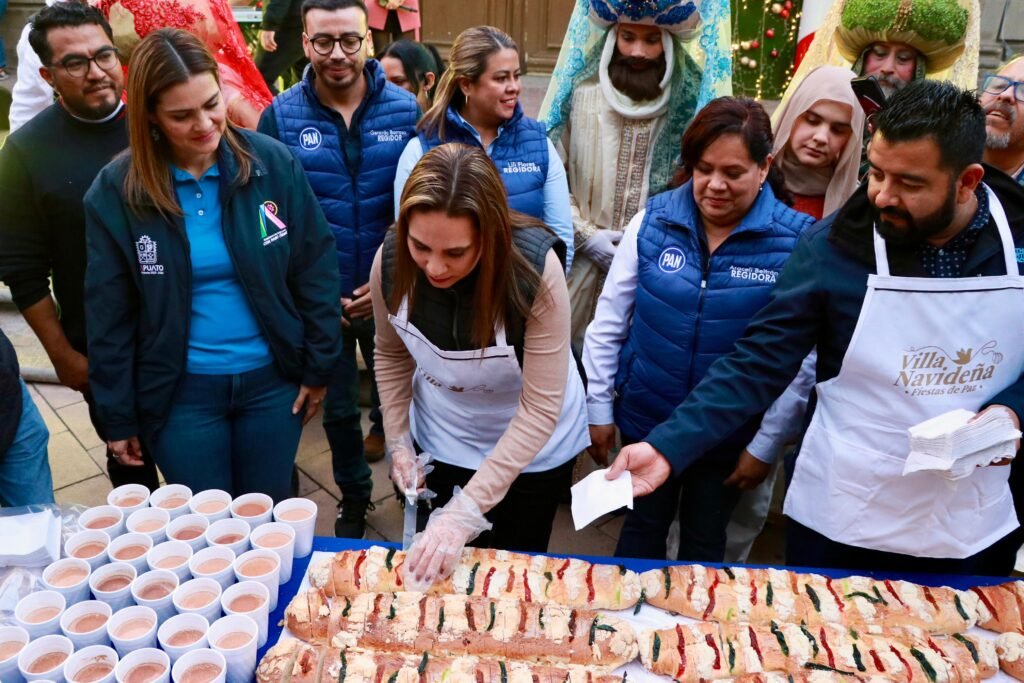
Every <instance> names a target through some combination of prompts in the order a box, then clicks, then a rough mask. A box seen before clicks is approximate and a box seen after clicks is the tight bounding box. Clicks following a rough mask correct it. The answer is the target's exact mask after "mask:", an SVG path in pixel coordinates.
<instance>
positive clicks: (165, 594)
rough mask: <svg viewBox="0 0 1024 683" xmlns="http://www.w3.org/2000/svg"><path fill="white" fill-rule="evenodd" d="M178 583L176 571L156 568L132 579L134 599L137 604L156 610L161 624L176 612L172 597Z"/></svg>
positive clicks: (157, 620) (158, 621)
mask: <svg viewBox="0 0 1024 683" xmlns="http://www.w3.org/2000/svg"><path fill="white" fill-rule="evenodd" d="M178 584H179V582H178V575H177V574H175V573H174V572H172V571H169V570H167V569H154V570H153V571H151V572H147V573H145V574H143V575H142V576H140V577H138V578H137V579H135V580H134V581H132V599H133V600H135V604H136V605H142V606H144V607H149V608H150V609H152V610H153V611H154V612H156V622H157V626H159V625H160V624H162V623H164V622H165V621H167V620H168V619H170V618H171V617H173V616H174V615H175V614H176V612H175V610H174V603H173V602H172V597H173V595H174V591H176V590H177V589H178Z"/></svg>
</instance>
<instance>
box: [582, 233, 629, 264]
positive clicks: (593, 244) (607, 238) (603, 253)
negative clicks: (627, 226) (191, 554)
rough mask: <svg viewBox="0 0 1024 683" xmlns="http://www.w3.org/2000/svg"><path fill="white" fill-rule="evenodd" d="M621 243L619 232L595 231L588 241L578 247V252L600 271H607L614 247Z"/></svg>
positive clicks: (613, 255)
mask: <svg viewBox="0 0 1024 683" xmlns="http://www.w3.org/2000/svg"><path fill="white" fill-rule="evenodd" d="M621 241H622V231H621V230H595V231H594V234H593V235H591V236H590V239H588V240H587V241H586V242H584V243H583V244H581V245H580V249H579V250H580V251H581V252H583V253H584V254H585V255H586V257H587V258H589V259H590V260H591V261H593V262H594V263H595V264H596V265H597V266H598V267H599V268H600V269H601V270H604V271H607V270H608V269H609V268H611V265H612V259H613V258H615V247H617V246H618V244H619V242H621Z"/></svg>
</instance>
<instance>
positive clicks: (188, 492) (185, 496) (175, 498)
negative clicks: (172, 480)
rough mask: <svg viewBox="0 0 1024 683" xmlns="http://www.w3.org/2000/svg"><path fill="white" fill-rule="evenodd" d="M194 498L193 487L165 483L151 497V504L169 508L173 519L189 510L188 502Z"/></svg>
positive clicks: (156, 506) (163, 508)
mask: <svg viewBox="0 0 1024 683" xmlns="http://www.w3.org/2000/svg"><path fill="white" fill-rule="evenodd" d="M190 500H192V489H190V488H189V487H187V486H185V485H184V484H165V485H164V486H161V487H160V488H158V489H157V490H156V491H154V492H153V493H152V494H151V495H150V497H149V506H150V507H154V508H160V509H162V510H167V512H168V513H170V515H171V519H177V518H178V517H181V516H182V515H186V514H188V512H189V509H188V503H189V501H190Z"/></svg>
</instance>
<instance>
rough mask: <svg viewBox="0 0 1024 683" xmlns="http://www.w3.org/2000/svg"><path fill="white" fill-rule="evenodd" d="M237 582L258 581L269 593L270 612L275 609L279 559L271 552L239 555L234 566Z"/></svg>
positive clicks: (279, 571) (259, 551) (279, 572)
mask: <svg viewBox="0 0 1024 683" xmlns="http://www.w3.org/2000/svg"><path fill="white" fill-rule="evenodd" d="M234 569H235V577H236V578H237V579H238V580H239V581H258V582H259V583H262V584H263V585H264V586H266V587H267V591H268V592H269V593H270V611H271V612H273V611H274V610H275V609H277V595H278V588H279V586H280V581H279V580H278V577H279V576H280V575H281V558H280V557H278V555H277V553H275V552H274V551H273V550H259V549H257V550H250V551H249V552H247V553H243V554H241V555H239V556H238V557H237V558H236V559H235V564H234Z"/></svg>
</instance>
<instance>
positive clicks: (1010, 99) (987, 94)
mask: <svg viewBox="0 0 1024 683" xmlns="http://www.w3.org/2000/svg"><path fill="white" fill-rule="evenodd" d="M1022 81H1024V57H1019V56H1018V57H1014V58H1013V59H1011V60H1010V61H1009V62H1007V63H1006V65H1004V66H1003V67H1002V68H1001V69H999V72H998V73H995V74H988V75H986V76H985V81H984V83H983V84H982V86H981V106H982V107H984V108H985V163H987V164H990V165H992V166H995V167H996V168H998V169H999V170H1000V171H1002V172H1003V173H1006V174H1007V175H1009V176H1011V177H1012V178H1014V180H1016V181H1017V182H1018V183H1020V184H1021V185H1024V116H1022V115H1024V82H1022Z"/></svg>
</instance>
